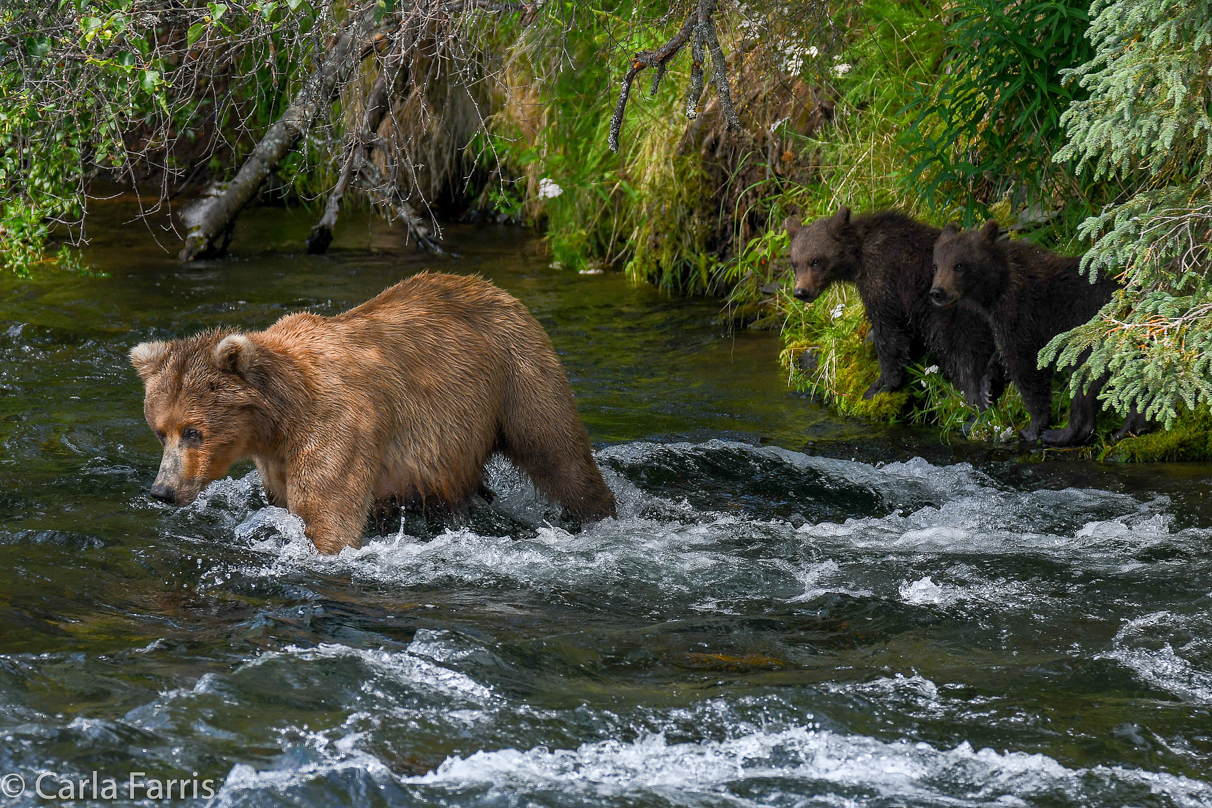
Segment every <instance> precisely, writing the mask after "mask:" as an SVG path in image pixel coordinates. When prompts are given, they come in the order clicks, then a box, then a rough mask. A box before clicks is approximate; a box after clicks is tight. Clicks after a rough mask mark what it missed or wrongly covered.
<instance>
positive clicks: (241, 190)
mask: <svg viewBox="0 0 1212 808" xmlns="http://www.w3.org/2000/svg"><path fill="white" fill-rule="evenodd" d="M373 11H374V10H373V7H372V8H371V9H367V10H365V11H362V12H360V13H358V14H357V15H356V16H355V17H354V18H353V19H352V20H350V21H349V23H348V24H347V25H346V26H345V30H344V31H343V32H342V34H341V36H340V38H339V39H337V41H336V43H335V44H334V45H333V46H332V48H331V49H330V50H329V51H328V55H327V57H326V58H325V60H324V62H323V63H322V64H321V65H320V66H319V67H318V68H317V69H316V71H315V72H314V73H312V75H311V76H310V77H309V78H308V79H307V81H306V82H304V84H303V87H302V88H300V90H299V92H298V93H297V94H296V95H295V97H294V99H293V100H292V101H291V104H290V106H289V107H287V109H286V111H285V112H284V113H282V117H281V118H279V119H278V121H277V123H275V124H274V125H273V126H271V127H270V129H269V131H268V132H266V133H265V137H263V138H262V139H261V142H260V143H258V144H257V146H256V148H254V149H253V151H252V154H250V155H249V156H248V159H247V160H245V161H244V165H243V166H241V167H240V171H239V173H237V174H236V177H235V179H233V180H232V181H231V182H229V183H226V184H225V185H223V186H220V187H218V188H217V189H216V191H215V192H214V193H213V194H212V195H208V196H204V197H202V198H201V199H199V200H198V201H197V202H195V203H193V204H192V205H190V206H189V207H187V208H186V210H185V211H184V212H183V213H182V220H183V221H184V222H185V225H186V227H188V228H189V231H188V234H187V235H186V239H185V246H184V247H183V248H182V250H181V254H180V258H181V260H182V261H193V260H195V259H198V258H215V257H218V256H221V255H223V254H224V253H225V252H226V251H227V245H228V243H229V242H230V241H231V230H232V227H233V225H234V224H235V220H236V217H237V216H238V215H239V214H240V211H242V210H243V209H244V206H245V205H247V204H248V203H249V201H250V200H251V199H252V198H253V197H254V196H256V194H257V191H259V190H260V189H261V185H262V184H263V183H264V182H265V178H266V177H268V176H269V174H270V172H271V171H273V170H274V168H276V167H277V165H278V163H279V162H281V160H282V158H283V157H285V156H286V154H287V152H289V151H290V150H291V149H292V148H294V146H295V144H296V143H298V141H299V138H300V137H302V135H303V133H304V132H306V131H307V129H308V127H310V126H311V122H312V120H313V119H314V118H315V116H316V114H317V113H318V112H319V111H320V110H321V109H322V108H323V107H324V106H326V105H328V104H331V103H332V101H333V99H334V98H335V97H336V94H337V92H339V90H340V88H341V87H342V86H343V85H344V84H345V82H346V81H347V80H348V78H349V74H350V72H351V71H352V70H353V69H354V68H355V67H356V66H357V64H358V62H359V60H360V57H361V55H362V44H363V43H364V42H365V40H366V38H367V36H368V35H369V34H370V32H371V31H372V30H373V29H374V27H375V19H374V13H373Z"/></svg>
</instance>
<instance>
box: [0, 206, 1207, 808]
mask: <svg viewBox="0 0 1212 808" xmlns="http://www.w3.org/2000/svg"><path fill="white" fill-rule="evenodd" d="M131 210H132V209H131V208H130V207H129V206H113V207H111V208H109V209H107V210H105V211H103V213H102V214H101V215H99V216H98V217H97V220H96V221H95V222H94V223H93V226H92V229H93V231H94V232H93V237H94V240H93V245H92V246H91V247H90V248H89V250H88V251H87V252H86V257H87V260H88V262H89V264H90V265H91V266H92V267H93V268H94V269H96V270H99V271H103V272H105V273H108V276H107V277H79V276H76V275H71V274H66V273H63V272H58V271H52V272H47V273H43V274H42V275H40V276H39V277H38V278H37V279H36V280H18V279H13V278H5V279H3V280H0V290H2V295H0V299H2V302H0V391H2V392H0V439H2V440H3V452H2V453H0V776H4V775H9V774H13V775H18V776H19V777H20V778H21V782H24V784H25V791H24V793H23V794H20V795H18V796H13V795H14V794H17V791H16V789H17V786H18V784H19V781H18V780H17V779H16V778H13V777H9V778H7V779H3V780H0V786H3V787H4V788H5V789H11V791H9V792H8V793H6V795H4V796H0V805H9V804H14V805H33V804H45V803H44V802H43V801H42V799H41V798H40V797H38V795H37V793H36V790H35V787H36V786H40V788H41V790H42V792H43V793H44V794H47V793H49V794H52V795H57V796H59V797H72V796H74V797H76V798H77V799H79V798H81V797H83V798H84V800H83V802H84V803H88V804H116V803H129V802H145V803H147V804H153V803H154V804H165V801H160V800H157V799H156V797H157V796H162V794H163V792H156V791H154V787H153V786H150V785H149V783H150V782H151V781H158V782H159V783H160V784H161V785H160V786H159V787H160V788H161V789H163V788H164V785H163V784H164V782H166V781H168V780H177V781H181V780H184V781H186V783H185V784H183V785H177V786H172V785H170V786H168V788H170V789H172V788H176V789H177V790H176V791H174V792H172V794H173V799H172V800H171V803H172V804H214V805H233V806H234V805H241V806H244V805H248V806H254V805H255V806H269V805H299V806H332V805H357V806H364V805H425V806H429V805H433V806H460V807H463V806H628V807H629V808H633V807H634V808H638V807H639V806H705V807H706V806H710V807H711V808H718V807H720V806H757V805H771V806H967V805H996V806H1022V805H1039V806H1121V805H1122V806H1212V626H1210V624H1212V497H1210V498H1207V500H1208V502H1205V497H1204V493H1205V491H1206V490H1207V488H1208V481H1209V479H1212V468H1210V467H1208V466H1198V465H1166V466H1159V467H1135V468H1124V467H1104V466H1099V465H1096V464H1090V463H1061V462H1046V463H1023V462H1018V461H1016V459H1015V458H1013V457H1012V456H1010V455H1008V454H1006V453H1004V452H1003V453H1001V454H999V453H997V452H993V451H989V450H985V449H982V448H980V447H971V446H967V445H964V444H963V442H962V441H959V442H957V443H955V444H953V445H950V446H948V445H946V444H945V443H943V442H941V441H940V440H939V436H938V435H937V433H935V432H933V431H931V430H917V431H913V430H903V429H902V430H894V429H887V428H873V427H870V426H865V425H862V424H858V423H853V422H851V423H846V422H841V421H837V420H835V419H832V418H830V417H829V416H828V415H827V414H826V413H824V412H823V411H822V410H821V409H820V408H819V407H817V406H816V405H814V404H812V403H811V402H809V401H807V400H805V399H804V398H802V397H799V396H796V395H793V394H790V393H788V392H787V391H786V389H785V386H784V381H783V379H782V378H781V376H780V373H779V371H778V368H777V364H776V361H775V359H776V357H777V351H778V341H777V337H776V336H775V335H771V334H751V333H739V334H729V333H727V331H726V330H725V329H724V328H723V327H721V326H719V325H717V324H715V323H714V322H713V318H714V316H715V314H716V305H715V304H713V303H709V302H703V301H697V302H686V301H676V300H670V299H668V298H666V297H663V296H662V295H660V294H659V293H657V292H655V291H653V290H649V289H637V288H635V287H633V286H632V285H630V284H629V283H628V282H627V281H626V280H625V279H623V278H621V277H619V276H617V275H611V274H607V275H600V276H588V277H586V276H577V275H575V274H571V273H567V272H561V271H557V270H553V269H551V268H549V267H548V266H547V260H546V259H545V258H544V257H543V256H542V255H540V254H539V251H538V250H537V249H536V245H535V243H534V242H533V241H532V240H531V239H530V238H529V237H528V236H526V234H524V233H522V232H520V231H517V230H508V229H502V228H496V227H489V228H480V229H476V228H472V227H455V228H450V230H449V232H448V238H449V240H450V242H451V243H452V244H453V245H456V249H458V250H459V251H460V252H461V253H462V255H461V257H459V258H455V259H451V260H449V261H437V260H433V259H426V258H422V257H418V256H416V255H415V254H413V253H412V252H411V250H410V249H406V248H404V247H403V246H402V245H401V243H400V239H399V235H398V233H397V232H395V231H391V230H388V229H386V228H384V227H382V226H381V225H378V224H376V223H373V222H367V221H365V220H363V221H360V222H354V223H352V224H348V225H346V226H345V227H344V232H343V233H342V234H341V237H340V238H339V240H338V242H337V243H336V245H335V247H334V250H333V252H332V253H331V254H330V255H329V256H325V257H308V256H305V255H301V254H299V252H298V245H299V244H300V243H301V241H302V236H303V235H304V234H305V232H306V228H307V224H308V223H307V221H306V220H305V219H304V218H302V217H291V216H288V215H287V214H285V213H284V212H282V211H256V212H254V213H253V215H251V216H249V217H247V220H246V221H244V222H242V223H241V228H240V232H239V236H238V238H237V241H236V243H235V245H234V251H235V257H234V258H231V259H228V260H224V261H220V262H213V263H208V264H202V265H199V266H196V267H190V268H183V267H181V266H180V265H178V264H176V263H175V261H174V260H173V259H172V257H171V256H170V255H168V254H166V253H164V252H163V251H162V250H161V249H160V248H159V247H157V246H156V243H155V238H156V237H159V238H161V239H162V240H164V241H165V242H166V243H167V244H170V245H171V244H172V243H173V241H172V239H171V238H169V237H167V236H165V235H164V234H161V233H157V231H156V229H155V228H152V229H150V230H149V228H147V227H146V226H144V225H142V224H139V223H127V222H126V221H125V220H126V219H127V218H129V215H130V213H131ZM284 220H285V223H284ZM426 266H429V267H432V268H435V269H441V270H444V271H453V272H479V273H482V274H483V275H485V276H486V277H488V278H490V279H491V280H493V281H494V282H496V283H497V284H499V285H500V286H502V287H504V288H505V289H507V290H508V291H510V292H512V293H513V294H515V295H516V296H518V297H519V298H520V299H521V300H522V301H523V302H525V303H526V304H527V305H528V306H530V307H531V309H532V311H534V312H535V314H536V316H537V317H538V318H539V320H540V322H542V323H543V325H544V326H545V327H546V328H547V329H548V330H549V332H550V333H551V335H552V338H553V340H554V342H555V344H556V347H557V349H558V350H559V351H560V353H561V355H562V356H563V359H564V362H565V364H566V366H567V369H568V372H569V376H570V378H571V380H572V384H573V388H574V390H575V392H576V395H577V398H578V404H579V406H580V408H581V412H582V414H583V416H584V418H585V421H586V424H587V426H588V428H589V432H590V436H591V438H592V439H593V441H594V442H595V446H596V447H597V449H598V451H597V455H598V460H599V462H600V464H601V465H602V467H603V469H604V472H605V474H606V478H607V481H608V482H609V484H610V485H611V487H612V488H613V489H614V491H615V492H616V494H617V496H618V499H619V503H620V514H619V518H618V519H617V520H607V521H606V522H603V523H600V524H597V525H593V526H591V527H589V528H587V529H585V530H583V531H581V532H579V533H570V532H568V531H567V530H566V529H565V528H564V526H562V525H561V523H560V521H559V512H558V510H556V509H554V508H552V507H550V506H549V505H547V504H546V503H544V502H542V501H540V500H538V499H536V497H535V495H534V494H533V492H532V490H531V488H530V486H529V485H528V484H527V483H526V481H525V480H524V479H522V478H520V477H519V476H518V475H517V474H516V473H515V472H514V471H513V470H512V469H511V468H510V467H509V466H507V465H506V464H504V463H500V462H495V461H494V463H493V464H492V466H491V468H490V474H489V484H490V486H491V487H492V488H493V489H494V490H495V491H496V493H497V494H498V497H497V499H496V501H495V502H494V503H493V504H492V505H491V506H489V507H485V506H479V507H474V508H472V509H471V510H470V511H469V512H468V513H467V514H465V515H463V516H461V517H458V518H456V519H451V520H447V521H438V520H435V519H432V518H431V519H426V518H423V517H418V516H410V517H408V518H406V519H405V520H404V521H403V522H402V523H400V524H394V525H385V526H384V525H380V526H379V527H378V528H377V529H376V530H375V531H374V534H375V535H373V537H370V538H368V539H367V541H366V542H365V546H364V548H363V549H361V550H358V551H346V552H345V553H343V554H341V555H340V556H338V557H335V558H321V557H319V556H317V555H316V554H315V553H314V552H313V551H312V550H311V549H310V545H309V544H308V542H307V541H306V539H305V538H304V537H303V535H302V532H301V525H300V524H299V523H298V522H297V520H295V519H294V518H293V517H291V516H290V515H289V514H288V513H286V512H285V511H282V510H278V509H273V508H269V507H267V506H266V505H265V503H264V500H263V497H262V494H261V491H260V488H259V486H258V483H257V480H256V477H255V473H253V472H252V471H251V468H250V467H239V468H237V469H235V470H233V474H232V476H231V477H230V478H229V479H226V480H222V481H219V482H217V483H215V484H214V485H212V486H211V488H210V489H208V491H207V492H206V493H205V494H204V495H203V496H202V497H201V498H200V499H199V500H198V501H197V502H196V503H195V504H193V505H191V506H189V507H187V508H183V509H180V510H174V509H172V508H170V507H167V506H163V505H161V504H159V503H157V502H154V501H153V500H151V499H149V498H148V497H147V496H146V495H145V491H146V488H147V487H148V485H149V484H150V482H151V480H152V478H153V477H154V475H155V470H156V467H157V464H158V461H159V447H158V444H157V443H156V441H155V439H154V438H153V437H152V435H151V433H150V431H149V430H148V429H147V427H146V425H145V424H144V423H143V420H142V411H141V401H142V390H141V387H140V385H139V382H138V379H137V378H136V376H135V374H134V372H133V370H132V369H131V368H130V367H129V365H128V362H127V360H126V353H127V351H128V350H129V349H130V347H131V346H132V345H134V344H136V343H137V342H139V341H142V340H145V339H149V338H173V337H178V336H182V335H185V334H188V333H191V332H193V331H195V330H198V329H201V328H204V327H209V326H215V325H231V326H244V327H264V326H266V325H268V324H269V323H271V322H273V321H274V320H275V319H277V318H278V317H280V316H281V315H283V314H285V313H287V312H289V311H295V310H299V309H304V308H305V309H309V310H312V311H317V312H320V313H335V312H338V311H341V310H343V309H345V308H347V307H349V306H351V305H354V304H356V303H359V302H361V301H363V300H365V299H367V298H369V297H370V296H372V295H374V294H375V293H377V292H378V291H380V290H381V289H382V288H384V287H385V286H387V285H389V284H390V283H392V282H394V281H395V280H396V279H398V278H400V277H403V276H404V275H407V274H409V273H411V272H414V271H417V270H419V269H421V268H423V267H426ZM94 772H96V775H94V774H93V773H94ZM132 773H133V774H132ZM73 778H75V779H79V778H84V779H85V782H84V783H79V782H74V780H73ZM94 778H95V779H94ZM132 778H133V779H134V781H135V783H136V785H135V788H134V794H133V795H132V794H131V789H130V784H131V781H132ZM107 780H112V781H113V784H114V785H113V788H114V789H116V791H114V790H111V791H109V792H106V791H105V788H106V781H107ZM94 783H96V785H94ZM90 789H91V790H90ZM182 790H184V793H185V797H186V798H185V799H181V798H180V797H181V791H182ZM195 794H196V795H197V796H196V797H195V796H194V795H195ZM211 794H213V796H210V797H209V799H208V798H207V797H208V795H211ZM112 796H116V797H117V798H118V799H117V800H116V801H113V800H110V799H109V798H110V797H112ZM132 796H133V797H134V799H133V800H132Z"/></svg>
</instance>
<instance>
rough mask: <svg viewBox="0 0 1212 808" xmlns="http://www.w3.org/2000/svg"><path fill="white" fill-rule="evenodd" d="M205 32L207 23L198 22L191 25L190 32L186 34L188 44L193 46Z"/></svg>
mask: <svg viewBox="0 0 1212 808" xmlns="http://www.w3.org/2000/svg"><path fill="white" fill-rule="evenodd" d="M204 33H206V23H204V22H196V23H194V24H193V25H191V26H189V32H188V33H187V34H186V35H185V42H186V44H187V45H188V46H189V47H191V48H192V47H193V46H194V43H195V42H197V41H198V40H199V39H201V38H202V34H204Z"/></svg>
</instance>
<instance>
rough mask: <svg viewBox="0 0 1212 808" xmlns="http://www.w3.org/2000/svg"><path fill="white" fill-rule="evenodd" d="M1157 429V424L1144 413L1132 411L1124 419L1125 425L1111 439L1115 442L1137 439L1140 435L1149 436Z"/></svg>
mask: <svg viewBox="0 0 1212 808" xmlns="http://www.w3.org/2000/svg"><path fill="white" fill-rule="evenodd" d="M1156 428H1157V423H1156V422H1154V421H1150V420H1149V419H1148V418H1146V417H1145V416H1144V415H1143V414H1142V413H1139V412H1137V411H1136V410H1132V412H1130V413H1129V414H1128V417H1127V418H1125V419H1124V425H1123V426H1121V427H1120V428H1119V430H1118V431H1116V432H1115V433H1114V434H1113V435H1112V436H1111V437H1112V439H1113V440H1116V441H1121V440H1123V439H1124V438H1135V437H1138V436H1140V435H1145V434H1148V433H1149V432H1152V431H1153V430H1154V429H1156Z"/></svg>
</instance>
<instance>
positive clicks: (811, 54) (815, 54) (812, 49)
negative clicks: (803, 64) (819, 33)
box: [808, 45, 821, 56]
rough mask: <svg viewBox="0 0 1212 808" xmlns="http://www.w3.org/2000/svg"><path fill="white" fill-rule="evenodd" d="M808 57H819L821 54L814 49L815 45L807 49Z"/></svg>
mask: <svg viewBox="0 0 1212 808" xmlns="http://www.w3.org/2000/svg"><path fill="white" fill-rule="evenodd" d="M808 55H809V56H820V55H821V52H820V51H819V50H817V49H816V45H813V46H812V47H811V48H809V49H808Z"/></svg>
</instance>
